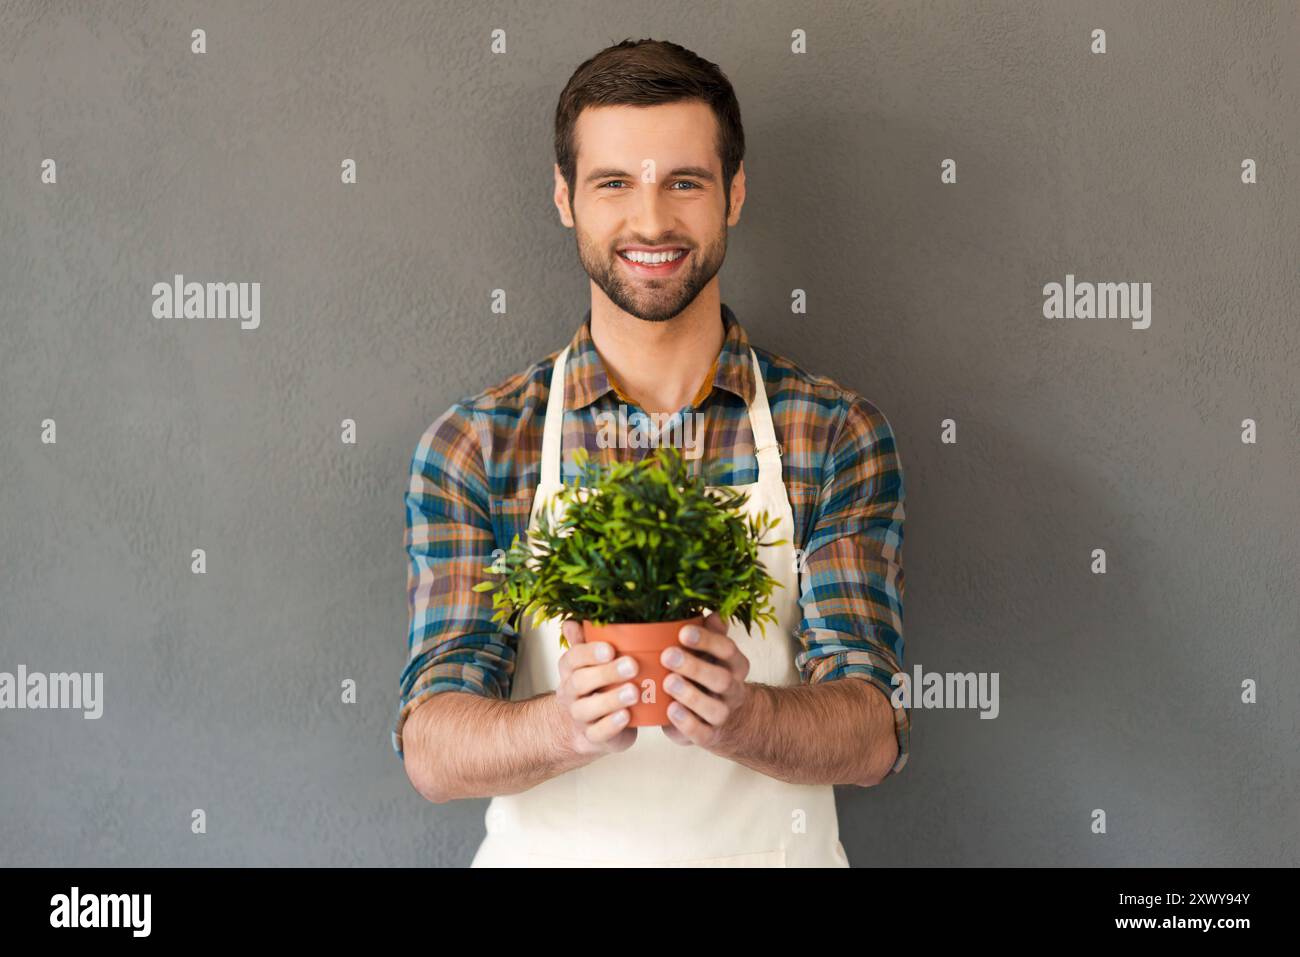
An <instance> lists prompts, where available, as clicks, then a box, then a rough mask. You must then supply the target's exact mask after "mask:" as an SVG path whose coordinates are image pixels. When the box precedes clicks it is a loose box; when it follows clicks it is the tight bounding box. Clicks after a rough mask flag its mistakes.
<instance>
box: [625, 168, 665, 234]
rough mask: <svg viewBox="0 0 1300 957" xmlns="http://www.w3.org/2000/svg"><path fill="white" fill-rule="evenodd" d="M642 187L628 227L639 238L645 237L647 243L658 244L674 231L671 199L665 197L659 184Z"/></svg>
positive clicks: (642, 185) (647, 184)
mask: <svg viewBox="0 0 1300 957" xmlns="http://www.w3.org/2000/svg"><path fill="white" fill-rule="evenodd" d="M641 187H642V188H641V189H640V190H638V191H637V201H636V208H635V209H634V210H633V212H632V215H631V216H630V217H629V219H628V226H629V227H631V229H632V231H633V232H634V233H636V234H637V235H638V236H643V237H644V238H645V241H646V242H647V243H653V242H657V241H658V240H659V239H660V237H662V236H665V235H667V234H668V233H669V232H670V231H671V230H672V226H673V212H672V210H671V208H670V203H669V199H670V197H668V196H665V195H664V193H665V191H664V190H663V189H661V188H660V186H659V184H658V183H642V184H641Z"/></svg>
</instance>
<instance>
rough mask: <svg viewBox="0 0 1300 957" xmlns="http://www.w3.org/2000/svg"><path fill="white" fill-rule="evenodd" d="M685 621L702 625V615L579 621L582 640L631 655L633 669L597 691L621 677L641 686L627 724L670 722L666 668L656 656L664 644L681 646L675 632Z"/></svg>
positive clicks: (606, 689) (661, 723) (615, 686)
mask: <svg viewBox="0 0 1300 957" xmlns="http://www.w3.org/2000/svg"><path fill="white" fill-rule="evenodd" d="M686 625H696V626H698V627H700V628H703V627H704V616H703V615H698V616H696V617H695V618H683V619H681V620H680V621H648V622H637V623H616V624H612V625H594V624H592V623H591V622H590V621H584V622H583V623H582V636H583V640H584V641H607V642H609V643H610V644H611V645H613V646H614V657H615V658H620V657H622V656H623V655H627V656H628V657H629V658H635V659H636V662H637V672H636V674H635V675H634V676H632V677H631V678H627V679H623V680H620V681H618V682H616V683H615V684H612V685H606V686H605V687H603V688H601V689H600V690H601V691H608V690H610V689H611V688H617V687H618V686H619V685H621V684H623V683H624V682H625V681H630V682H632V683H633V684H634V685H636V686H637V687H638V688H640V689H641V698H640V700H639V701H638V702H637V703H636V704H634V705H630V706H629V708H628V710H629V711H631V713H632V720H631V721H629V722H628V724H627V726H628V727H629V728H648V727H660V726H663V725H670V724H672V723H673V722H672V719H670V718H669V717H668V706H669V705H670V704H672V703H673V701H675V700H676V699H675V698H674V697H673V696H672V695H670V694H669V693H668V692H666V691H664V690H663V685H664V679H665V678H666V677H668V671H669V669H667V668H665V667H664V666H663V665H662V664H660V663H659V656H660V655H661V654H663V650H664V649H665V648H668V647H670V646H671V645H677V646H678V647H681V648H682V650H683V651H684V650H686V649H685V646H684V645H682V643H681V642H680V641H679V640H678V638H677V635H678V633H680V632H681V630H682V628H683V627H684V626H686Z"/></svg>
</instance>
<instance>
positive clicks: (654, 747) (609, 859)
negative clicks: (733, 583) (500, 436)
mask: <svg viewBox="0 0 1300 957" xmlns="http://www.w3.org/2000/svg"><path fill="white" fill-rule="evenodd" d="M568 353H569V348H568V347H567V346H566V347H565V348H564V350H563V351H561V352H560V354H559V357H558V358H557V359H556V362H555V368H554V371H553V372H552V375H551V390H550V393H549V398H548V400H547V408H546V426H545V431H544V432H543V438H542V476H541V482H540V484H539V485H538V486H537V490H536V493H535V495H534V497H533V506H532V513H531V515H530V519H529V527H530V528H531V527H532V526H533V525H534V524H535V523H536V521H537V517H538V515H539V513H540V510H541V509H542V508H543V507H544V505H545V504H546V503H547V502H548V501H549V500H550V498H551V496H553V495H554V494H555V493H556V492H557V491H559V490H560V489H561V488H562V487H563V483H562V482H561V480H560V444H561V435H562V429H563V419H564V366H565V361H566V360H567V358H568ZM750 356H751V358H752V360H753V363H754V379H755V383H756V386H757V387H756V389H755V390H754V399H753V402H752V403H751V404H750V407H749V421H750V427H751V428H752V429H753V433H754V444H755V447H756V449H757V456H758V473H759V474H758V481H757V482H754V483H752V484H750V485H745V486H740V488H743V489H744V490H745V491H747V492H748V493H749V500H748V502H747V503H746V506H745V509H746V512H748V513H749V514H751V515H756V514H757V513H758V512H760V511H763V510H766V511H767V513H768V515H770V516H775V517H777V518H778V519H779V520H780V522H779V524H778V525H777V526H776V527H775V528H774V529H772V530H771V531H769V532H768V535H767V536H766V537H767V539H768V540H774V539H784V540H785V542H786V544H784V545H778V546H775V547H769V546H764V547H762V548H760V549H759V555H760V556H761V558H762V561H763V565H764V567H765V568H766V569H767V572H768V574H769V575H771V576H772V577H773V578H775V579H776V581H777V582H779V583H780V585H781V587H779V588H776V589H774V590H773V593H772V597H771V601H772V605H773V608H774V610H775V612H776V617H777V624H776V625H775V626H772V625H771V624H769V625H768V628H767V634H766V636H764V635H763V634H762V633H761V632H760V629H759V627H758V626H757V625H755V626H754V628H753V629H752V632H751V631H746V629H745V628H744V626H743V625H741V624H740V623H739V622H735V621H733V622H732V623H731V627H730V630H729V632H728V634H729V636H730V637H731V639H732V640H733V641H735V642H736V644H737V646H738V647H739V648H740V650H741V651H742V652H743V653H744V654H745V656H746V657H747V658H748V659H749V662H750V670H749V676H748V679H747V680H749V681H752V682H760V683H763V684H768V685H776V686H793V685H798V684H799V683H800V681H801V678H800V675H799V671H798V669H797V668H796V667H795V656H796V655H797V654H799V652H800V651H802V647H801V646H800V645H799V643H798V640H797V639H796V638H795V633H796V631H797V629H798V627H799V623H800V621H801V619H802V609H801V607H800V605H799V575H798V572H797V570H796V565H795V553H794V544H793V542H794V513H793V511H792V510H791V508H790V498H789V496H788V495H787V494H786V489H785V485H784V483H783V482H782V480H781V454H780V447H779V446H778V445H777V441H776V433H775V430H774V429H773V427H772V414H771V409H770V407H769V406H768V401H767V390H766V389H765V388H764V386H763V377H762V373H761V372H760V369H759V364H758V356H757V355H756V354H755V353H754V351H753V350H752V349H751V350H750ZM710 610H712V609H710ZM531 617H532V616H531V614H530V615H528V616H526V618H527V619H528V620H529V621H531ZM521 626H523V627H521V629H520V632H519V645H518V652H517V655H516V662H517V663H516V668H515V674H514V680H513V683H512V687H511V694H510V700H511V701H519V700H523V699H526V698H531V697H534V696H536V695H539V694H544V693H546V692H548V691H554V690H555V687H556V684H557V683H558V680H559V659H560V656H561V655H562V654H563V649H562V648H561V647H560V634H561V633H560V619H558V618H553V619H549V620H546V621H543V622H542V623H541V624H539V625H538V626H537V627H535V628H534V627H532V626H531V625H527V623H526V622H525V621H522V620H521ZM632 680H633V681H635V680H636V679H635V678H633V679H632ZM665 693H666V692H665ZM485 824H486V827H487V836H486V837H485V838H484V839H483V843H482V844H481V845H480V846H479V849H478V852H477V853H476V854H475V856H474V860H473V863H472V864H471V865H470V866H471V867H619V866H623V867H628V866H631V867H635V866H649V867H848V866H849V862H848V857H847V856H846V854H845V853H844V847H843V845H842V844H841V843H840V840H839V822H838V819H837V817H836V811H835V792H834V790H833V788H832V786H831V785H829V784H818V785H811V784H789V783H787V782H785V781H779V780H777V779H776V778H773V777H769V776H768V775H765V774H762V773H761V772H758V771H755V770H753V769H751V768H747V767H745V766H744V765H741V764H737V763H736V762H734V761H730V760H728V759H726V758H721V757H718V756H716V755H714V754H710V753H709V752H708V751H706V750H704V749H703V748H700V747H698V746H696V745H679V744H674V743H673V742H672V741H670V740H669V739H668V738H667V737H666V736H665V735H664V733H663V730H662V729H661V728H638V729H637V740H636V743H635V744H633V745H632V747H630V748H628V749H627V750H626V751H623V752H621V753H618V754H607V755H603V756H601V757H599V758H597V759H596V760H594V761H593V762H592V763H590V764H588V765H586V766H584V767H581V768H576V769H574V770H572V771H568V772H566V773H564V774H560V775H557V776H556V777H554V778H551V779H550V780H547V781H544V782H542V783H541V784H539V785H536V786H534V787H532V788H529V789H528V790H527V791H523V792H521V793H519V794H506V795H498V796H496V797H494V798H492V800H491V802H490V803H489V805H488V809H487V815H486V820H485Z"/></svg>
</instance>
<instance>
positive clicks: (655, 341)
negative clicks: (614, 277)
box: [591, 282, 725, 414]
mask: <svg viewBox="0 0 1300 957" xmlns="http://www.w3.org/2000/svg"><path fill="white" fill-rule="evenodd" d="M724 338H725V327H724V325H723V322H722V302H721V298H720V295H719V292H718V287H717V283H716V282H712V283H709V285H708V286H706V287H705V288H704V289H703V290H701V291H700V294H699V295H698V296H696V297H695V300H694V301H693V302H692V303H691V304H690V305H689V306H687V307H686V308H685V309H683V310H682V311H681V312H679V313H678V314H677V315H675V316H673V318H671V319H669V320H667V321H665V322H647V321H645V320H644V319H638V318H637V317H636V316H633V315H629V314H628V313H626V312H624V311H623V310H622V309H620V308H618V306H616V305H614V303H612V302H611V301H610V300H609V299H608V297H606V296H605V294H604V293H603V292H601V291H600V290H599V288H597V287H596V286H595V285H594V284H593V293H592V302H591V340H592V344H593V345H595V347H596V352H598V353H599V354H600V358H601V361H602V362H603V363H604V364H605V369H606V371H608V372H609V374H610V375H611V376H613V377H614V380H615V381H616V382H617V383H618V387H619V388H620V389H621V390H622V391H623V393H624V394H625V395H627V396H628V397H629V398H631V399H632V400H633V401H634V402H636V404H637V405H638V406H640V407H641V408H642V409H644V410H645V411H646V412H651V413H668V414H671V413H674V412H677V411H678V410H680V409H681V408H682V407H683V406H685V405H686V404H687V403H688V402H690V401H691V399H693V398H694V397H695V393H697V392H698V391H699V390H700V386H701V384H702V383H703V382H704V377H705V376H706V375H708V373H709V369H710V368H712V366H713V360H714V359H716V358H717V357H718V353H719V352H720V351H721V349H722V342H723V339H724Z"/></svg>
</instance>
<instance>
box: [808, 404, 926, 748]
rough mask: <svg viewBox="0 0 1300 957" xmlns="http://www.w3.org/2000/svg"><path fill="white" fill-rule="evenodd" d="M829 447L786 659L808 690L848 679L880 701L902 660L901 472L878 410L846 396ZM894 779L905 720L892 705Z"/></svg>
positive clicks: (904, 743) (905, 743) (907, 726)
mask: <svg viewBox="0 0 1300 957" xmlns="http://www.w3.org/2000/svg"><path fill="white" fill-rule="evenodd" d="M850 400H851V401H849V403H848V404H847V406H846V409H845V413H844V415H843V418H842V419H841V421H840V424H839V426H838V428H837V429H836V430H835V436H834V438H833V439H832V441H831V446H830V451H829V453H828V455H827V457H826V461H825V468H824V472H823V482H822V489H821V494H820V496H819V497H818V502H817V508H816V510H815V514H814V517H813V519H812V521H811V522H810V523H809V525H810V527H811V528H810V533H809V536H808V539H807V546H806V549H805V552H804V554H805V556H806V557H805V561H804V563H803V567H802V569H801V585H802V592H801V594H800V598H799V602H800V605H801V606H802V608H803V620H802V621H801V623H800V631H799V638H800V641H801V643H802V645H803V651H802V652H801V653H800V654H799V656H798V658H797V659H796V664H797V665H798V667H799V670H800V674H801V675H802V677H803V680H804V681H805V682H807V683H809V684H816V683H819V682H823V681H833V680H835V679H838V678H857V679H860V680H863V681H867V682H870V683H871V684H873V685H875V686H876V687H877V688H878V689H879V690H880V691H881V693H882V694H884V696H885V699H886V701H889V700H890V696H891V695H892V693H893V690H894V685H893V683H892V681H891V679H892V678H893V676H894V675H895V674H896V673H898V672H899V671H900V670H901V665H902V662H903V585H904V582H903V518H904V507H903V499H904V487H903V469H902V464H901V462H900V460H899V457H898V450H897V448H896V447H895V443H894V432H893V429H892V428H891V427H890V424H889V420H888V419H886V418H885V415H884V413H882V412H881V411H880V410H878V409H877V408H876V407H875V406H874V405H872V404H871V403H870V402H868V401H867V400H866V399H863V398H861V397H860V396H850ZM891 709H892V710H893V714H894V731H895V734H896V736H897V739H898V757H897V759H896V760H895V761H894V765H893V767H892V768H891V769H890V773H891V774H897V773H898V772H899V771H901V770H902V769H903V765H905V764H906V763H907V757H908V749H909V737H910V731H911V719H910V716H909V712H908V710H907V709H906V708H895V707H893V705H892V703H891Z"/></svg>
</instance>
